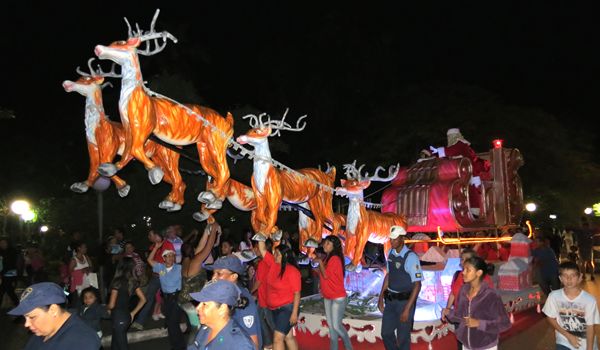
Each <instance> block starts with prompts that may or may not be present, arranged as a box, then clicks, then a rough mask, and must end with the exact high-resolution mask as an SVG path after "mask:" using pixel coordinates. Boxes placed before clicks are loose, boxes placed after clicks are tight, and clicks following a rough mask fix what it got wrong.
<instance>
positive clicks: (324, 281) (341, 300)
mask: <svg viewBox="0 0 600 350" xmlns="http://www.w3.org/2000/svg"><path fill="white" fill-rule="evenodd" d="M323 250H324V251H325V254H327V257H325V261H322V260H321V259H319V258H315V259H313V262H315V263H318V264H319V273H320V275H321V276H320V280H321V295H322V296H323V301H324V303H325V317H326V318H327V325H328V326H329V349H334V350H337V348H338V337H340V338H342V341H343V342H344V348H345V349H346V350H348V349H352V343H351V342H350V337H349V336H348V332H347V331H346V327H344V325H343V324H342V319H343V318H344V311H345V310H346V301H347V298H346V288H345V287H344V264H343V262H344V254H343V253H342V242H341V241H340V239H339V238H338V237H336V236H333V235H331V236H327V237H326V238H325V239H324V240H323Z"/></svg>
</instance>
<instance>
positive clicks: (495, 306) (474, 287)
mask: <svg viewBox="0 0 600 350" xmlns="http://www.w3.org/2000/svg"><path fill="white" fill-rule="evenodd" d="M493 271H494V265H491V264H487V263H486V262H485V260H483V259H482V258H480V257H473V258H470V259H468V260H466V261H465V263H464V272H463V279H464V282H465V284H464V285H463V287H462V288H461V289H460V293H459V295H458V306H457V307H456V309H454V310H452V311H451V312H450V314H449V315H448V320H450V322H454V323H458V328H457V329H456V332H455V334H456V338H457V339H458V340H459V341H460V342H461V343H462V344H463V348H464V349H466V350H468V349H481V350H495V349H497V348H498V340H499V336H500V333H501V332H503V331H505V330H507V329H509V328H510V320H509V318H508V314H507V312H506V309H505V308H504V303H503V302H502V299H501V298H500V296H499V295H498V294H497V293H496V291H495V290H493V289H491V288H490V287H489V286H488V284H487V283H484V282H483V278H484V277H485V275H486V274H490V275H491V274H492V273H493Z"/></svg>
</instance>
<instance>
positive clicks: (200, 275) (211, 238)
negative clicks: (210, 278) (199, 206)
mask: <svg viewBox="0 0 600 350" xmlns="http://www.w3.org/2000/svg"><path fill="white" fill-rule="evenodd" d="M220 230H221V227H220V226H219V224H217V223H216V222H215V223H214V224H209V225H206V228H205V229H204V234H203V235H202V237H199V235H198V234H197V231H196V235H193V236H191V237H190V238H189V240H188V241H186V242H185V243H183V245H182V246H181V253H182V256H183V260H182V263H181V276H182V283H181V293H179V299H178V301H177V302H178V303H179V307H181V309H182V310H183V311H184V312H185V313H186V315H187V317H188V320H189V322H190V326H191V327H192V328H194V329H195V330H198V329H199V328H200V320H199V319H198V312H196V309H195V307H194V305H193V304H192V302H191V301H192V297H191V293H195V292H199V291H200V290H202V288H203V287H204V284H205V283H206V271H205V269H204V268H203V266H202V263H203V262H204V261H205V260H206V258H207V257H208V256H209V255H210V252H211V250H212V247H213V244H214V242H215V240H216V237H217V236H219V235H220V234H221V231H220ZM191 334H194V333H193V332H192V333H191Z"/></svg>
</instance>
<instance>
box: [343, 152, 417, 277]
mask: <svg viewBox="0 0 600 350" xmlns="http://www.w3.org/2000/svg"><path fill="white" fill-rule="evenodd" d="M363 167H364V165H362V166H360V167H359V168H358V169H357V168H356V161H354V163H352V164H345V165H344V169H345V173H346V177H347V178H348V179H347V180H343V179H342V180H341V184H342V187H338V188H336V193H338V194H341V195H344V196H347V197H348V199H349V201H350V205H349V206H348V214H347V215H346V230H345V235H346V247H345V252H344V253H345V255H346V256H348V257H350V258H351V259H352V263H351V264H349V265H348V266H346V269H347V270H349V271H354V270H355V269H356V268H357V267H358V264H359V263H360V260H361V258H362V254H363V251H364V249H365V245H366V244H367V241H369V242H373V243H378V244H382V243H383V247H384V252H385V254H388V252H389V250H390V248H391V243H390V240H389V233H390V228H391V227H392V226H394V225H398V226H402V227H404V228H406V227H407V225H406V219H405V218H404V217H403V216H401V215H398V214H393V213H385V214H382V213H380V212H376V211H372V210H366V209H365V206H364V204H363V191H364V190H365V189H366V188H368V187H369V185H370V184H371V181H391V180H392V179H393V178H394V177H396V175H397V174H398V170H399V169H400V167H399V166H398V165H397V166H391V167H390V168H389V171H388V176H387V177H385V178H382V177H379V175H378V174H379V172H380V171H381V170H384V168H383V167H381V166H380V167H377V169H376V170H375V175H373V176H369V175H368V174H366V175H365V176H364V177H363V176H362V175H361V170H362V168H363Z"/></svg>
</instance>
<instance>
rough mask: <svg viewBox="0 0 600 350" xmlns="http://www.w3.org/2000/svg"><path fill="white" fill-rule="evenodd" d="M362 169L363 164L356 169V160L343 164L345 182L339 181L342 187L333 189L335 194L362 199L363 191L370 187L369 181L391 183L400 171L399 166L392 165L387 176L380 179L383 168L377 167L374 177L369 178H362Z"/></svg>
mask: <svg viewBox="0 0 600 350" xmlns="http://www.w3.org/2000/svg"><path fill="white" fill-rule="evenodd" d="M364 167H365V165H364V164H363V165H361V166H360V167H358V169H357V168H356V160H355V161H354V162H352V164H344V166H343V168H344V172H345V174H346V178H347V180H344V179H342V180H340V181H341V184H342V187H337V188H336V189H335V191H336V193H338V194H340V195H345V196H355V197H357V196H358V197H361V198H362V194H363V191H364V190H365V189H367V188H368V187H369V186H370V185H371V181H381V182H386V181H391V180H393V179H394V178H395V177H396V175H398V171H399V170H400V165H399V164H397V165H392V166H390V167H389V169H388V176H387V177H381V176H379V172H380V171H382V170H385V168H384V167H382V166H378V167H377V168H376V169H375V174H374V175H372V176H370V175H369V174H368V173H366V174H365V176H363V175H362V174H361V173H362V169H363V168H364Z"/></svg>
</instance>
